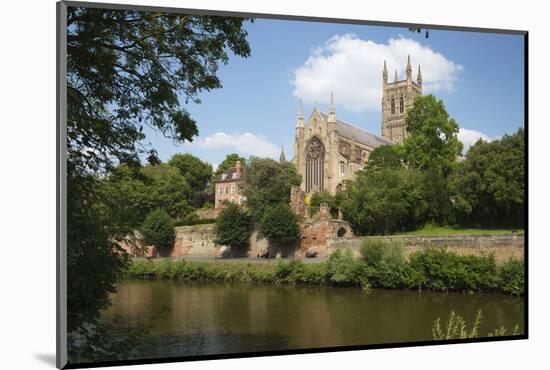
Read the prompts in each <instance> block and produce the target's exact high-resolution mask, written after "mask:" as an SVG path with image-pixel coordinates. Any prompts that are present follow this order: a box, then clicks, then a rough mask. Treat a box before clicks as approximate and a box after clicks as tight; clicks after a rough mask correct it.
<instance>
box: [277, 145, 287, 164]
mask: <svg viewBox="0 0 550 370" xmlns="http://www.w3.org/2000/svg"><path fill="white" fill-rule="evenodd" d="M279 162H280V163H284V162H286V158H285V147H284V146H281V155H280V156H279Z"/></svg>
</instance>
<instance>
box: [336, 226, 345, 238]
mask: <svg viewBox="0 0 550 370" xmlns="http://www.w3.org/2000/svg"><path fill="white" fill-rule="evenodd" d="M346 232H347V230H346V228H345V227H341V228H339V229H338V233H337V235H338V237H339V238H343V237H344V236H346Z"/></svg>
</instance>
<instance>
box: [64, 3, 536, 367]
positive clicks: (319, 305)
mask: <svg viewBox="0 0 550 370" xmlns="http://www.w3.org/2000/svg"><path fill="white" fill-rule="evenodd" d="M58 5H59V6H58V24H59V40H58V43H59V55H60V56H59V58H60V59H59V61H58V68H59V71H60V75H59V76H58V77H59V81H60V86H58V94H59V104H60V107H61V108H60V113H59V131H60V139H59V150H60V158H61V160H60V163H61V164H60V166H61V167H60V178H61V184H60V187H61V191H62V192H63V193H64V196H66V198H62V201H61V203H60V213H61V216H59V217H60V222H61V225H62V226H61V227H62V228H63V230H64V231H63V233H62V234H61V236H60V246H59V248H60V249H59V253H60V258H59V260H60V261H61V262H60V266H59V268H60V272H59V274H60V276H59V279H60V283H59V284H60V288H59V289H60V290H59V292H60V296H59V304H60V306H59V311H58V312H59V315H60V316H59V318H58V319H59V325H60V327H59V329H58V330H59V332H58V335H59V337H58V346H59V348H58V350H59V351H60V352H59V353H60V355H58V366H60V367H86V366H97V365H117V364H131V363H136V364H137V363H146V362H161V361H174V360H195V359H210V358H227V357H240V356H257V355H277V354H286V353H308V352H322V351H334V350H352V349H366V348H380V347H399V346H405V345H426V344H432V345H433V344H442V343H461V342H472V341H484V340H502V339H524V338H526V337H527V322H526V312H527V309H526V291H527V284H526V274H525V272H526V266H525V262H524V261H525V259H526V254H527V249H526V245H527V243H526V236H527V234H526V231H527V212H526V204H527V203H526V197H527V196H526V189H527V187H526V176H525V169H526V163H527V158H526V155H527V150H526V144H527V143H526V129H527V121H526V117H527V113H526V101H527V96H526V79H525V77H526V49H527V33H526V32H523V31H508V30H483V29H461V28H457V27H443V26H430V25H408V24H391V23H382V22H368V21H361V20H358V21H344V20H336V19H333V20H331V19H315V18H307V17H284V16H275V15H273V16H270V15H254V14H238V13H227V14H226V13H221V12H214V11H199V10H183V9H163V8H156V9H155V8H146V7H132V6H120V5H119V6H114V5H108V4H106V5H105V6H101V5H99V4H94V5H91V4H84V3H78V2H67V3H64V2H63V3H60V4H58ZM435 21H436V20H435V19H434V23H436V22H435ZM64 222H65V223H64ZM59 356H60V357H59Z"/></svg>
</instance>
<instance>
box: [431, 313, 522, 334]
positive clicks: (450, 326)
mask: <svg viewBox="0 0 550 370" xmlns="http://www.w3.org/2000/svg"><path fill="white" fill-rule="evenodd" d="M482 321H483V314H482V312H481V310H479V311H477V314H476V316H475V317H474V321H473V322H472V325H471V326H470V327H468V324H467V323H466V320H465V319H464V318H463V317H462V316H460V315H458V314H457V313H455V312H454V311H451V313H450V315H449V318H448V319H447V321H446V322H445V323H444V324H442V323H441V319H440V318H439V317H438V318H437V319H436V320H435V321H434V323H433V325H432V337H433V339H434V340H451V339H471V338H479V337H481V336H482V335H481V334H480V331H479V328H480V325H481V323H482ZM504 335H519V326H518V325H516V326H515V327H514V328H513V329H512V330H509V329H507V328H505V327H504V326H501V327H499V328H497V329H494V330H493V331H492V332H489V333H487V335H485V336H487V337H499V336H504Z"/></svg>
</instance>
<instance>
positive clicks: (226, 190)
mask: <svg viewBox="0 0 550 370" xmlns="http://www.w3.org/2000/svg"><path fill="white" fill-rule="evenodd" d="M225 194H229V186H226V187H225Z"/></svg>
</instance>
